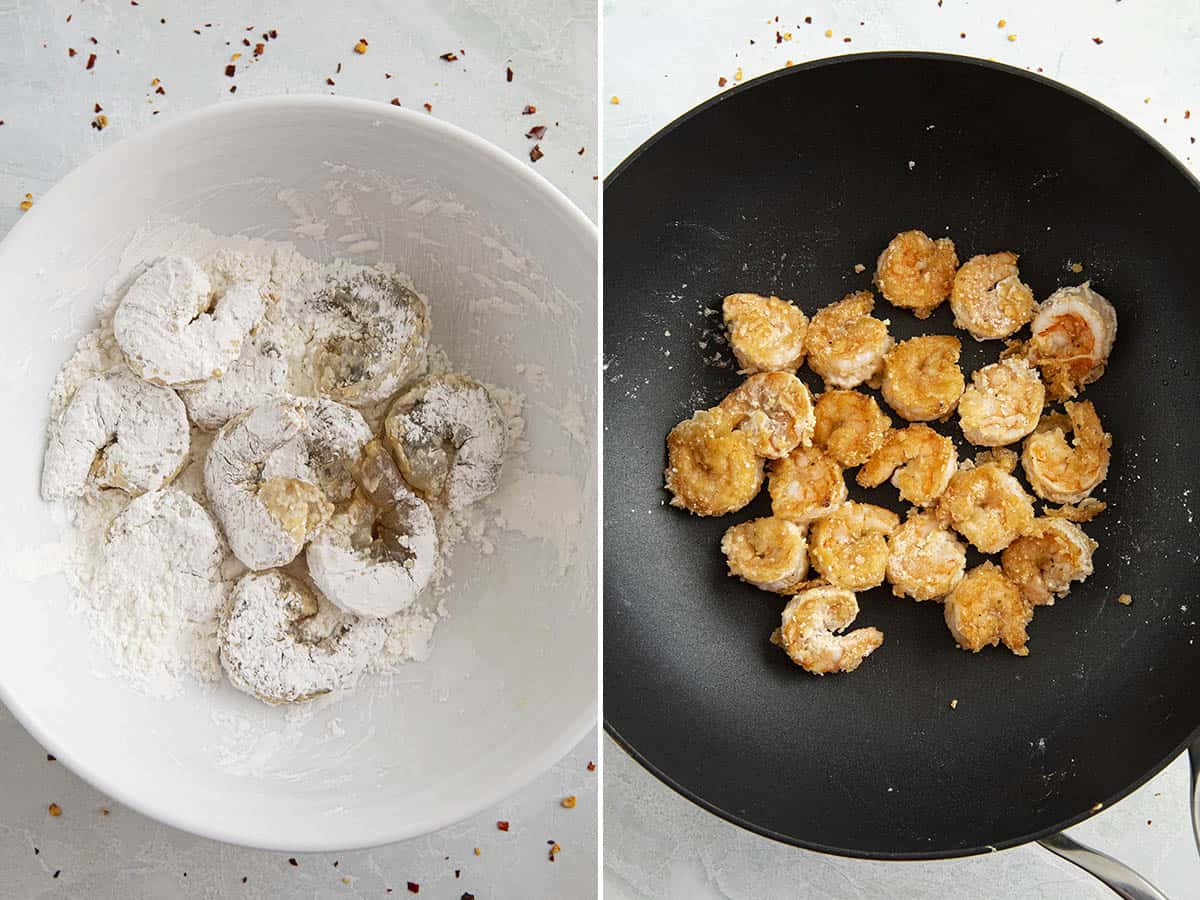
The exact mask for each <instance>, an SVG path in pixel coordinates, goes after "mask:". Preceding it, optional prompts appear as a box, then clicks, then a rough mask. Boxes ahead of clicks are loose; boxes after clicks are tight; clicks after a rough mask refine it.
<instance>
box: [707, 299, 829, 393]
mask: <svg viewBox="0 0 1200 900" xmlns="http://www.w3.org/2000/svg"><path fill="white" fill-rule="evenodd" d="M722 311H723V313H724V316H725V327H726V328H727V329H729V346H730V349H732V350H733V355H734V356H735V357H737V361H738V365H739V366H741V367H742V368H741V371H742V372H743V373H744V374H746V375H750V374H753V373H755V372H795V371H796V370H797V369H798V368H800V366H801V365H802V364H803V363H804V336H805V334H807V333H808V317H807V316H806V315H804V313H802V312H801V311H800V310H799V308H798V307H796V306H795V305H793V304H791V303H789V302H788V301H787V300H780V299H779V298H778V297H764V296H762V295H761V294H730V295H729V296H728V297H726V298H725V303H724V304H723V307H722Z"/></svg>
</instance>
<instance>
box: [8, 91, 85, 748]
mask: <svg viewBox="0 0 1200 900" xmlns="http://www.w3.org/2000/svg"><path fill="white" fill-rule="evenodd" d="M96 112H100V104H99V103H97V104H96ZM25 196H26V197H28V196H29V194H26V195H25ZM57 760H58V757H57V756H55V755H54V754H53V753H47V754H46V762H56V761H57Z"/></svg>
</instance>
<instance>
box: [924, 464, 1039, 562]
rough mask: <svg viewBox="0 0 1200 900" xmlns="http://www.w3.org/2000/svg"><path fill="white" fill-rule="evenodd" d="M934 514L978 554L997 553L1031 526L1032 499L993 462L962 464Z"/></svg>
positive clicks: (1014, 479)
mask: <svg viewBox="0 0 1200 900" xmlns="http://www.w3.org/2000/svg"><path fill="white" fill-rule="evenodd" d="M938 511H939V512H940V513H941V514H942V515H943V516H945V517H946V518H948V519H949V522H950V524H951V525H953V526H954V530H955V531H957V532H958V533H959V534H961V535H962V536H963V537H965V538H966V539H967V540H968V541H970V542H971V543H972V544H974V545H975V547H976V548H977V549H978V550H979V551H980V552H981V553H999V552H1000V551H1001V550H1003V549H1004V548H1005V547H1007V546H1008V545H1009V544H1011V543H1012V542H1013V541H1015V540H1016V539H1017V537H1019V536H1020V535H1021V534H1023V533H1024V532H1025V531H1026V529H1028V528H1029V526H1030V525H1032V524H1033V498H1031V497H1030V496H1029V495H1028V494H1027V493H1025V489H1024V488H1023V487H1021V482H1019V481H1017V479H1016V478H1014V477H1013V476H1012V475H1010V474H1009V473H1008V472H1005V471H1004V468H1003V467H1002V466H1000V465H996V464H994V463H987V464H985V465H982V466H973V465H971V464H970V463H964V464H963V465H962V466H961V467H960V468H959V470H958V471H957V472H955V473H954V477H953V478H951V479H950V484H948V485H947V486H946V491H945V493H943V494H942V496H941V499H940V500H939V501H938Z"/></svg>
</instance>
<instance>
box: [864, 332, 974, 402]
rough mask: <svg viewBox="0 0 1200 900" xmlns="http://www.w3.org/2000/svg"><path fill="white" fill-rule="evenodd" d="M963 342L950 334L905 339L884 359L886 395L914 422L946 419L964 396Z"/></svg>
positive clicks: (889, 400) (884, 394)
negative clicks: (960, 358)
mask: <svg viewBox="0 0 1200 900" xmlns="http://www.w3.org/2000/svg"><path fill="white" fill-rule="evenodd" d="M961 353H962V343H961V342H960V341H959V339H958V338H956V337H952V336H950V335H948V334H927V335H925V336H923V337H915V338H910V339H909V340H907V341H902V342H900V343H899V344H897V345H896V346H895V347H893V348H892V349H891V351H890V352H889V353H888V355H887V356H886V357H884V360H883V386H882V391H883V399H884V400H886V401H887V404H888V406H890V407H891V408H892V409H894V410H895V411H896V412H898V413H899V414H900V415H901V416H902V417H904V418H905V419H908V421H910V422H930V421H933V420H934V419H941V420H945V419H947V418H948V417H949V416H950V413H952V412H954V407H955V405H956V404H957V403H958V398H959V397H960V396H962V392H963V387H964V384H965V382H964V380H963V373H962V369H960V368H959V367H958V357H959V354H961Z"/></svg>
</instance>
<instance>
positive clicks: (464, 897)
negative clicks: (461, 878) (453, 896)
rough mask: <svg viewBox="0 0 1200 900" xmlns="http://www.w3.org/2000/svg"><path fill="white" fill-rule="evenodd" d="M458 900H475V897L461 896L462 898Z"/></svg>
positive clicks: (470, 895) (469, 895)
mask: <svg viewBox="0 0 1200 900" xmlns="http://www.w3.org/2000/svg"><path fill="white" fill-rule="evenodd" d="M459 900H475V895H474V894H463V895H462V897H460V898H459Z"/></svg>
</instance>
